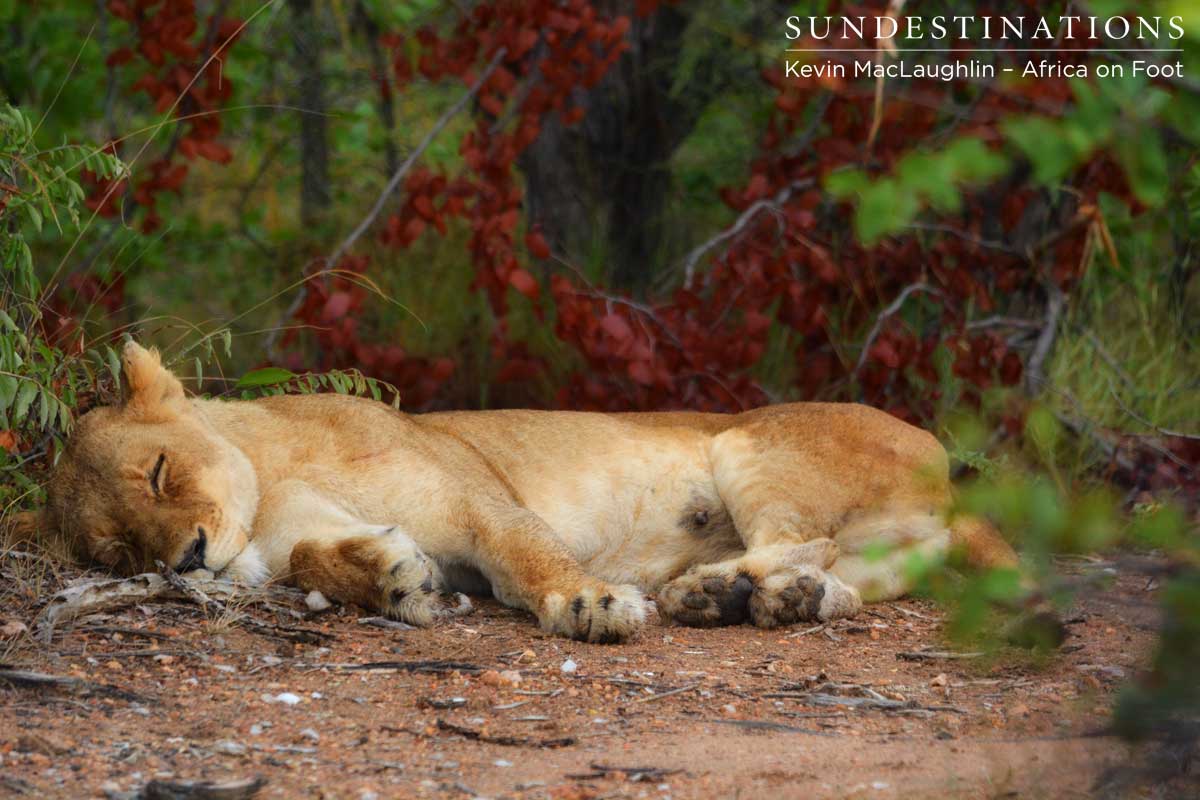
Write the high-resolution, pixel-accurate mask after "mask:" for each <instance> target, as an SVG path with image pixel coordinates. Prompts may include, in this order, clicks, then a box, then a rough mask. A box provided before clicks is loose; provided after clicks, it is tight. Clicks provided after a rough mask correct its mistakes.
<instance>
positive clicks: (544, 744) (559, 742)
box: [437, 719, 577, 749]
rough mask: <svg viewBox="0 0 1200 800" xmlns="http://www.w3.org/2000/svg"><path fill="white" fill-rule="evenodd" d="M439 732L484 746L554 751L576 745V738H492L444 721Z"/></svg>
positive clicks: (439, 724)
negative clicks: (454, 735) (495, 745)
mask: <svg viewBox="0 0 1200 800" xmlns="http://www.w3.org/2000/svg"><path fill="white" fill-rule="evenodd" d="M437 727H438V730H439V731H445V732H447V733H454V734H457V735H459V736H462V737H463V738H466V739H470V740H471V741H473V742H483V743H484V744H498V745H502V746H504V747H538V748H542V749H552V748H557V747H570V746H571V745H573V744H575V743H576V741H577V740H576V739H575V737H574V736H563V737H561V738H558V739H530V738H527V737H524V736H491V735H488V734H485V733H483V732H481V731H477V730H473V729H471V728H464V727H462V726H461V725H455V724H454V723H452V722H446V721H445V720H443V719H439V720H438V721H437Z"/></svg>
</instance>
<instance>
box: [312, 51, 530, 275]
mask: <svg viewBox="0 0 1200 800" xmlns="http://www.w3.org/2000/svg"><path fill="white" fill-rule="evenodd" d="M506 52H508V51H507V50H506V49H505V48H503V47H501V48H500V49H499V50H497V51H496V55H494V56H492V60H491V61H490V62H489V63H488V65H487V67H486V68H485V69H484V70H483V73H482V74H480V76H479V78H478V79H476V81H475V83H474V84H473V85H472V86H471V88H470V89H469V90H468V91H467V92H466V93H465V94H464V95H463V96H462V97H460V98H458V101H457V102H456V103H455V104H454V105H452V106H451V107H450V108H448V109H447V110H446V113H444V114H442V116H441V117H440V118H439V119H438V121H437V122H436V123H434V125H433V127H432V128H430V129H429V132H428V133H426V134H425V138H424V139H422V140H421V143H420V144H418V145H417V147H416V149H415V150H413V151H412V152H411V153H409V154H408V158H406V159H404V163H403V164H401V165H400V168H399V169H397V170H396V172H395V173H394V174H393V175H392V178H391V180H389V181H388V182H387V185H386V186H384V187H383V191H382V192H380V193H379V197H378V198H377V199H376V200H375V205H373V206H371V210H370V211H368V212H367V215H366V216H365V217H363V220H362V222H360V223H358V227H356V228H355V229H354V230H353V231H351V232H350V235H349V236H347V237H346V238H345V239H344V240H343V241H342V243H341V244H339V245H338V246H337V249H336V250H334V251H333V253H332V254H330V256H329V260H328V262H327V263H329V264H336V263H337V262H338V259H340V258H341V257H342V256H343V255H344V254H345V253H346V251H347V250H349V249H350V248H351V247H352V246H353V245H354V243H355V242H356V241H358V239H359V237H361V236H362V235H363V234H364V233H366V232H367V229H368V228H370V227H371V225H373V224H374V222H375V220H376V219H377V218H378V217H379V215H380V213H382V211H383V207H384V206H385V205H386V204H387V201H388V198H389V197H391V195H392V192H394V191H396V187H397V186H399V185H400V181H402V180H404V176H405V175H407V174H408V171H409V170H410V169H412V166H413V164H415V163H416V161H417V159H418V158H420V157H421V154H422V153H424V152H425V149H426V148H428V147H429V145H430V144H431V143H432V142H433V140H434V138H435V137H436V136H437V135H438V134H439V133H441V132H442V129H443V128H445V127H446V126H447V125H448V124H450V120H452V119H453V118H454V117H455V116H457V115H458V112H460V111H462V109H463V107H464V106H466V104H467V101H469V100H470V99H471V98H472V97H474V96H475V95H476V94H477V93H478V92H479V89H480V87H482V86H483V84H484V82H485V81H487V79H488V78H489V77H490V76H491V74H492V71H493V70H494V69H496V67H497V66H498V65H499V64H500V59H502V58H504V54H505V53H506Z"/></svg>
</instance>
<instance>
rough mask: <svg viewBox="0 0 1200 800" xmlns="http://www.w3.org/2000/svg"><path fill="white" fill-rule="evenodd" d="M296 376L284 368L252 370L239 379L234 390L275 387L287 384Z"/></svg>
mask: <svg viewBox="0 0 1200 800" xmlns="http://www.w3.org/2000/svg"><path fill="white" fill-rule="evenodd" d="M295 377H296V375H295V373H293V372H289V371H288V370H286V369H283V368H282V367H263V368H262V369H256V370H251V371H250V372H247V373H246V374H245V375H243V376H242V377H241V378H239V379H238V382H237V383H236V384H234V387H233V388H234V389H249V388H253V387H255V386H275V385H276V384H280V383H287V382H288V381H290V380H291V379H292V378H295Z"/></svg>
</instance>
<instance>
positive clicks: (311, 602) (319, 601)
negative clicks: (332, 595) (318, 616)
mask: <svg viewBox="0 0 1200 800" xmlns="http://www.w3.org/2000/svg"><path fill="white" fill-rule="evenodd" d="M304 605H306V606H308V610H309V611H324V610H325V609H327V608H329V607H330V606H331V605H333V603H330V602H329V600H328V599H327V598H326V597H325V595H323V594H321V593H320V592H318V591H317V590H316V589H313V590H312V591H311V592H309V593H308V596H307V597H305V598H304Z"/></svg>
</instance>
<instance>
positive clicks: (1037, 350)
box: [1025, 283, 1067, 394]
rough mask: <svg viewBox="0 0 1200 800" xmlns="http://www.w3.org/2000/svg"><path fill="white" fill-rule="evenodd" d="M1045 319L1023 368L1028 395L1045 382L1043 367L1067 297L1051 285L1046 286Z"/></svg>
mask: <svg viewBox="0 0 1200 800" xmlns="http://www.w3.org/2000/svg"><path fill="white" fill-rule="evenodd" d="M1046 294H1047V299H1046V317H1045V320H1044V322H1043V323H1042V332H1041V333H1039V334H1038V338H1037V343H1036V344H1035V345H1034V346H1033V353H1031V354H1030V356H1029V364H1028V365H1027V366H1026V367H1025V388H1026V391H1028V392H1029V393H1030V394H1034V393H1036V392H1037V391H1038V390H1039V389H1041V387H1042V385H1043V384H1045V382H1046V375H1045V372H1044V366H1045V363H1046V359H1047V358H1049V357H1050V351H1051V350H1052V349H1053V348H1054V340H1055V339H1056V338H1057V337H1058V322H1059V320H1060V319H1062V313H1063V308H1064V307H1065V306H1066V304H1067V297H1066V295H1064V294H1063V291H1062V289H1059V288H1058V287H1057V286H1055V285H1054V284H1053V283H1047V284H1046Z"/></svg>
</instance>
